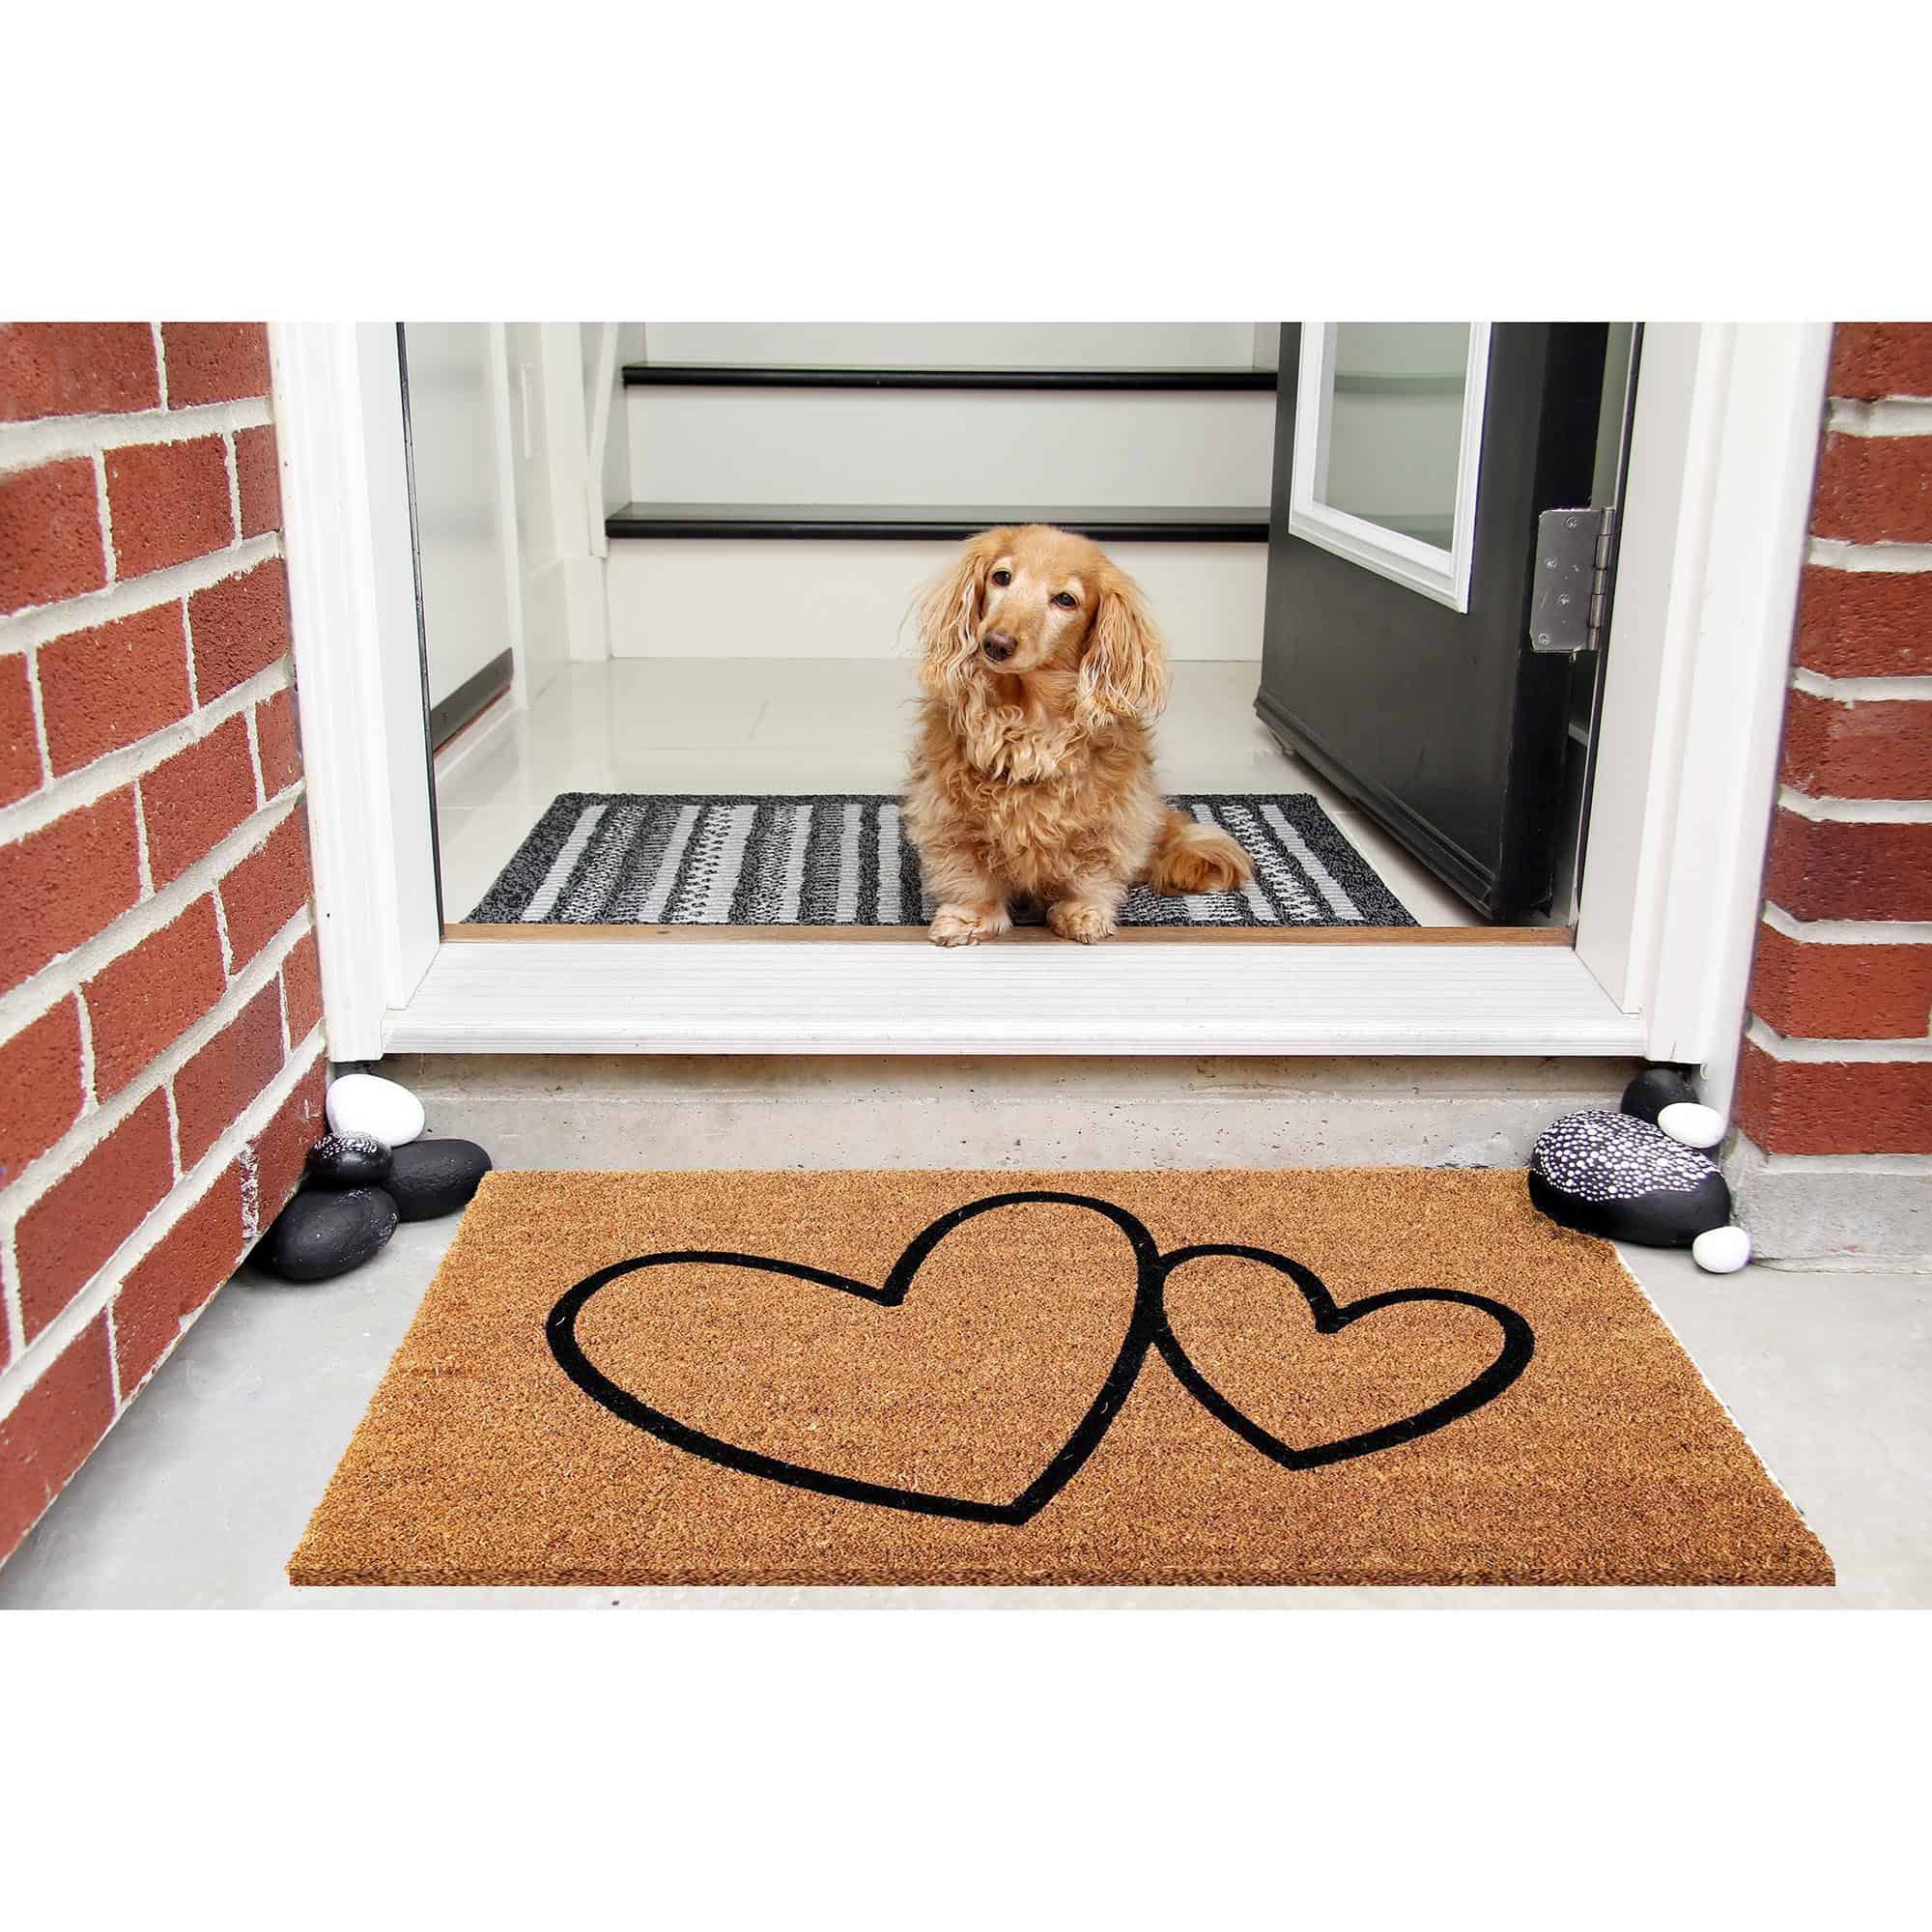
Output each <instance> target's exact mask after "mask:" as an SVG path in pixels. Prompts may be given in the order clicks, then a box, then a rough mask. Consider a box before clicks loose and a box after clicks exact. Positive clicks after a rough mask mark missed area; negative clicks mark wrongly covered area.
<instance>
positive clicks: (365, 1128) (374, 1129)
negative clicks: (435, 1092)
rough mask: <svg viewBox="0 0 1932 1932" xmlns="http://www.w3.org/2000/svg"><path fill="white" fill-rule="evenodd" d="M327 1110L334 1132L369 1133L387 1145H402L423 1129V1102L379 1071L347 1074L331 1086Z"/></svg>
mask: <svg viewBox="0 0 1932 1932" xmlns="http://www.w3.org/2000/svg"><path fill="white" fill-rule="evenodd" d="M326 1110H327V1115H328V1124H329V1126H330V1128H331V1129H332V1130H333V1131H334V1132H336V1133H338V1134H368V1135H371V1136H372V1137H373V1138H374V1139H376V1140H379V1141H381V1142H382V1143H383V1145H384V1147H391V1148H398V1147H402V1146H404V1145H405V1144H406V1143H408V1142H410V1141H412V1140H414V1139H415V1137H416V1136H417V1135H418V1134H419V1133H421V1132H422V1130H423V1105H422V1102H421V1101H420V1100H418V1099H417V1098H416V1096H415V1095H414V1094H412V1093H411V1092H410V1090H409V1089H408V1088H407V1087H398V1086H397V1085H396V1083H395V1082H394V1081H393V1080H384V1078H383V1077H382V1075H381V1074H379V1073H345V1074H343V1076H342V1077H341V1078H340V1079H339V1080H336V1081H334V1082H333V1083H332V1084H331V1085H330V1087H329V1090H328V1098H327V1102H326Z"/></svg>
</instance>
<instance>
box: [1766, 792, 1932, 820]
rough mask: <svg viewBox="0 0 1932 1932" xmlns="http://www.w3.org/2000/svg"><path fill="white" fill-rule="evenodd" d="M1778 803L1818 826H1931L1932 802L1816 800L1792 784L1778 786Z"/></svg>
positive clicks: (1882, 799)
mask: <svg viewBox="0 0 1932 1932" xmlns="http://www.w3.org/2000/svg"><path fill="white" fill-rule="evenodd" d="M1777 803H1778V806H1779V808H1780V809H1781V810H1785V811H1791V812H1796V813H1797V815H1798V816H1799V817H1800V818H1808V819H1810V820H1812V822H1813V823H1814V824H1819V825H1827V824H1829V825H1932V799H1922V798H1813V797H1812V796H1811V795H1810V793H1809V792H1803V791H1799V790H1798V789H1796V787H1794V786H1792V785H1779V786H1778V788H1777Z"/></svg>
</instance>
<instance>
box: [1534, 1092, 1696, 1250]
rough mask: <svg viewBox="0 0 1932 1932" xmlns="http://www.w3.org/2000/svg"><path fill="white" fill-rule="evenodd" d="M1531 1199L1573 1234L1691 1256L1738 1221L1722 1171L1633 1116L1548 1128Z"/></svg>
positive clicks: (1584, 1117)
mask: <svg viewBox="0 0 1932 1932" xmlns="http://www.w3.org/2000/svg"><path fill="white" fill-rule="evenodd" d="M1529 1198H1530V1200H1531V1201H1532V1202H1534V1203H1535V1205H1536V1206H1537V1207H1538V1208H1541V1209H1542V1211H1543V1212H1544V1213H1546V1214H1548V1216H1549V1217H1550V1219H1551V1220H1553V1221H1560V1222H1562V1223H1563V1225H1564V1226H1565V1227H1566V1228H1576V1229H1577V1230H1579V1231H1580V1232H1581V1233H1583V1234H1586V1235H1602V1236H1605V1238H1606V1239H1608V1240H1612V1241H1634V1242H1636V1243H1637V1244H1638V1245H1639V1246H1641V1247H1652V1248H1688V1247H1689V1246H1690V1243H1691V1242H1692V1241H1694V1240H1695V1239H1696V1238H1697V1236H1699V1235H1701V1234H1703V1233H1704V1232H1705V1231H1706V1230H1707V1229H1710V1228H1721V1227H1722V1226H1723V1225H1724V1224H1725V1222H1727V1221H1728V1220H1729V1219H1730V1218H1731V1191H1730V1189H1729V1188H1728V1187H1727V1186H1726V1185H1725V1184H1724V1177H1723V1176H1722V1175H1721V1174H1719V1171H1718V1169H1717V1167H1716V1165H1715V1164H1714V1163H1713V1162H1711V1161H1709V1160H1707V1159H1706V1158H1705V1157H1704V1156H1703V1155H1702V1154H1701V1153H1699V1152H1698V1151H1697V1150H1696V1149H1695V1148H1688V1147H1685V1146H1683V1145H1682V1144H1681V1143H1679V1142H1677V1141H1674V1140H1672V1139H1671V1138H1670V1136H1669V1135H1668V1134H1666V1133H1665V1132H1663V1130H1662V1128H1661V1127H1657V1126H1653V1125H1652V1124H1651V1123H1650V1122H1648V1121H1640V1120H1636V1119H1634V1118H1633V1117H1632V1116H1631V1115H1629V1114H1612V1113H1607V1112H1605V1113H1597V1112H1592V1113H1583V1114H1566V1115H1564V1117H1563V1118H1562V1119H1561V1120H1560V1121H1557V1122H1553V1123H1552V1124H1551V1125H1550V1126H1548V1127H1546V1128H1545V1129H1544V1132H1543V1137H1542V1138H1541V1139H1540V1140H1539V1141H1538V1142H1537V1144H1536V1147H1535V1150H1534V1151H1532V1152H1531V1154H1530V1157H1529Z"/></svg>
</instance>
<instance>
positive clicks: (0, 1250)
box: [0, 1228, 27, 1381]
mask: <svg viewBox="0 0 1932 1932" xmlns="http://www.w3.org/2000/svg"><path fill="white" fill-rule="evenodd" d="M0 1300H4V1301H5V1304H6V1307H5V1311H4V1312H5V1315H6V1320H7V1359H8V1360H9V1361H10V1362H17V1361H18V1360H19V1359H20V1354H21V1350H23V1349H25V1347H26V1345H27V1319H26V1315H25V1312H24V1311H23V1309H22V1308H21V1305H20V1274H19V1268H18V1265H17V1264H16V1263H15V1261H14V1231H13V1230H12V1229H11V1228H0ZM4 1379H5V1378H4V1377H0V1381H4Z"/></svg>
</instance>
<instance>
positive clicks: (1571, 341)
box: [1255, 323, 1609, 921]
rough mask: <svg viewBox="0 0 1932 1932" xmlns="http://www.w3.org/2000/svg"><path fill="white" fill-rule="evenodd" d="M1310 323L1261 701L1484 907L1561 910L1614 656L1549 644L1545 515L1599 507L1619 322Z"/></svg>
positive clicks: (1293, 383) (1281, 444) (1287, 432)
mask: <svg viewBox="0 0 1932 1932" xmlns="http://www.w3.org/2000/svg"><path fill="white" fill-rule="evenodd" d="M1307 330H1308V334H1309V342H1308V346H1307V349H1306V351H1305V350H1304V344H1303V328H1302V327H1301V326H1299V325H1295V324H1286V325H1284V327H1283V330H1282V355H1281V381H1280V391H1279V402H1278V404H1277V412H1276V429H1275V438H1276V441H1275V477H1274V500H1273V505H1272V513H1271V524H1270V530H1269V538H1268V582H1267V618H1266V629H1265V633H1264V646H1263V664H1262V682H1261V691H1260V694H1259V696H1257V698H1256V703H1255V708H1256V710H1257V712H1258V713H1259V714H1260V716H1261V718H1262V721H1263V722H1264V724H1265V725H1267V726H1268V727H1269V729H1270V730H1272V731H1273V732H1274V733H1275V735H1276V736H1277V737H1278V738H1279V739H1281V740H1282V741H1283V743H1284V744H1286V745H1287V746H1288V747H1289V748H1290V749H1291V750H1293V751H1294V752H1296V753H1299V754H1300V755H1302V756H1303V757H1305V758H1306V759H1307V760H1308V761H1309V762H1310V763H1311V764H1313V765H1314V766H1315V767H1316V768H1317V769H1318V770H1319V771H1320V772H1321V773H1322V774H1323V775H1324V776H1325V777H1326V778H1328V779H1329V780H1330V781H1333V782H1334V783H1335V784H1336V785H1338V786H1339V787H1340V788H1341V789H1342V790H1343V791H1345V792H1346V793H1348V794H1349V795H1350V797H1351V798H1353V799H1354V800H1356V801H1357V802H1358V803H1359V804H1360V805H1361V807H1362V808H1363V809H1364V810H1366V811H1368V812H1369V813H1370V814H1371V815H1372V816H1374V817H1375V818H1376V819H1377V820H1378V821H1379V822H1380V823H1381V824H1382V825H1383V826H1384V827H1386V828H1387V830H1388V831H1389V832H1390V833H1391V834H1393V835H1394V837H1396V838H1399V839H1400V840H1401V841H1402V842H1403V843H1404V844H1405V845H1406V846H1407V847H1408V849H1409V850H1410V851H1412V852H1413V853H1414V854H1415V855H1416V856H1417V857H1418V858H1419V859H1420V860H1421V861H1422V862H1423V863H1424V864H1425V865H1427V866H1428V867H1430V869H1431V870H1432V871H1434V872H1435V874H1436V875H1437V876H1438V877H1440V878H1441V879H1442V880H1443V881H1444V882H1445V883H1446V884H1447V885H1449V886H1451V887H1452V888H1453V889H1454V890H1455V891H1456V892H1458V893H1460V894H1461V895H1463V897H1464V898H1466V899H1467V900H1469V901H1470V903H1471V904H1473V905H1474V906H1476V907H1477V908H1478V909H1479V910H1480V911H1482V912H1483V913H1485V914H1486V915H1487V916H1488V917H1489V918H1491V919H1492V920H1498V921H1508V920H1512V919H1517V918H1520V917H1522V916H1523V915H1525V914H1529V913H1535V912H1540V911H1543V910H1546V909H1547V908H1548V906H1549V904H1550V899H1551V894H1552V890H1553V887H1554V882H1555V870H1556V864H1557V855H1558V847H1559V843H1560V840H1561V838H1562V837H1563V833H1564V827H1565V822H1566V820H1565V812H1564V781H1565V765H1566V758H1567V756H1568V754H1569V751H1570V746H1571V740H1572V724H1571V715H1572V708H1573V688H1572V687H1573V680H1576V679H1577V678H1579V677H1580V678H1581V679H1584V680H1589V681H1594V676H1595V669H1596V665H1595V660H1594V657H1586V658H1583V659H1578V660H1573V659H1572V658H1571V657H1569V656H1564V655H1548V654H1544V653H1541V652H1538V651H1536V650H1534V649H1532V647H1531V643H1530V638H1529V608H1530V594H1531V587H1532V585H1531V580H1532V576H1533V573H1534V568H1535V562H1536V542H1537V518H1538V515H1539V514H1540V513H1541V512H1542V511H1544V510H1546V509H1553V508H1556V507H1559V506H1563V507H1569V506H1582V505H1588V504H1589V503H1590V502H1591V500H1592V490H1593V484H1596V483H1597V478H1596V474H1595V472H1596V469H1597V454H1598V443H1599V419H1600V412H1601V411H1602V405H1603V398H1604V374H1605V347H1606V341H1607V337H1608V333H1609V330H1608V327H1607V325H1605V324H1601V323H1597V324H1528V323H1497V324H1493V325H1489V326H1488V327H1487V328H1485V327H1484V326H1482V325H1473V324H1458V323H1451V324H1361V323H1343V324H1325V325H1324V324H1309V325H1307ZM1318 331H1319V335H1318ZM1298 376H1299V377H1300V380H1297V378H1298ZM1297 457H1298V460H1299V468H1298V469H1297ZM1577 664H1580V665H1581V666H1582V667H1583V668H1582V670H1581V671H1580V672H1577V671H1576V670H1575V669H1574V668H1573V666H1574V665H1577ZM1581 711H1582V715H1583V716H1584V717H1585V718H1586V719H1587V715H1588V706H1587V704H1584V705H1582V706H1581ZM1573 789H1574V787H1573ZM1574 830H1575V828H1574V823H1573V824H1572V825H1571V832H1572V836H1573V837H1574Z"/></svg>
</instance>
